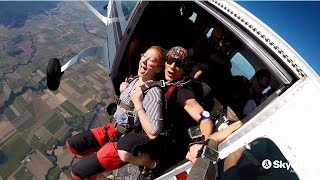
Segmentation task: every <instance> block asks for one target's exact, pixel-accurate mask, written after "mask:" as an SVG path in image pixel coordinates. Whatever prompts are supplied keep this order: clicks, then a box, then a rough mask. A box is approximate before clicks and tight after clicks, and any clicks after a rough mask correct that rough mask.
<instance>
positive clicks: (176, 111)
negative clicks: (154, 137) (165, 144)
mask: <svg viewBox="0 0 320 180" xmlns="http://www.w3.org/2000/svg"><path fill="white" fill-rule="evenodd" d="M188 99H196V100H197V101H198V102H200V101H201V99H202V85H201V83H199V82H195V81H191V82H189V83H187V84H186V85H184V86H183V87H177V89H176V90H175V91H173V93H172V94H171V96H170V101H169V102H167V109H166V112H167V113H166V117H165V123H167V125H168V124H169V126H170V129H171V133H172V135H173V138H174V139H175V141H176V143H177V144H179V145H181V146H182V147H187V146H188V144H189V143H191V138H190V137H189V135H188V131H187V130H188V129H189V128H190V127H193V126H197V122H196V121H195V120H194V119H193V118H192V117H191V116H190V115H189V114H188V112H187V111H186V110H185V109H184V106H185V103H186V101H187V100H188ZM167 127H168V126H167ZM186 150H187V149H186Z"/></svg>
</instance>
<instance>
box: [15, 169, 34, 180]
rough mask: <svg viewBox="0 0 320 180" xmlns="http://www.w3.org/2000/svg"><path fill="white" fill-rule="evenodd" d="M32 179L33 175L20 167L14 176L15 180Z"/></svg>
mask: <svg viewBox="0 0 320 180" xmlns="http://www.w3.org/2000/svg"><path fill="white" fill-rule="evenodd" d="M32 177H33V174H32V173H31V172H30V171H28V170H25V168H24V167H22V168H21V169H20V170H19V171H18V172H17V173H16V174H15V175H14V178H15V179H19V180H31V179H32Z"/></svg>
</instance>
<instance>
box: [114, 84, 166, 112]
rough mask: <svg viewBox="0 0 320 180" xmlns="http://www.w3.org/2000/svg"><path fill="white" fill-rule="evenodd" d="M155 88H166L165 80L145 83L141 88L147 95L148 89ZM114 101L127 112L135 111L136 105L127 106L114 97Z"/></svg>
mask: <svg viewBox="0 0 320 180" xmlns="http://www.w3.org/2000/svg"><path fill="white" fill-rule="evenodd" d="M155 86H158V87H165V86H166V83H165V82H164V80H160V81H151V82H146V83H144V84H143V85H141V86H140V87H141V90H142V92H143V93H145V92H146V91H147V90H148V89H150V88H152V87H155ZM114 101H115V103H116V104H117V105H119V106H120V107H122V108H123V109H125V110H128V111H133V110H134V105H133V104H131V103H130V104H127V103H125V102H123V101H121V99H120V98H119V97H118V96H116V97H114Z"/></svg>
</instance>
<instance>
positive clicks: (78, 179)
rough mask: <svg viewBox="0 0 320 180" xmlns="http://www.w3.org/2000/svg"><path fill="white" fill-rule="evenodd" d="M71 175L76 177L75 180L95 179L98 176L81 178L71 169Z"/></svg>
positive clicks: (73, 177)
mask: <svg viewBox="0 0 320 180" xmlns="http://www.w3.org/2000/svg"><path fill="white" fill-rule="evenodd" d="M71 177H72V179H74V180H95V179H97V176H94V177H90V178H84V179H83V178H79V177H78V176H76V175H74V174H73V173H72V171H71Z"/></svg>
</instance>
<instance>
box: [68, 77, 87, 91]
mask: <svg viewBox="0 0 320 180" xmlns="http://www.w3.org/2000/svg"><path fill="white" fill-rule="evenodd" d="M67 84H69V85H70V86H71V87H72V88H73V89H74V90H75V91H77V92H79V93H80V94H82V95H84V94H85V93H87V92H88V90H89V88H88V87H87V86H84V87H82V88H80V87H79V86H77V85H76V84H75V83H74V82H73V81H72V80H68V81H67Z"/></svg>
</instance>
